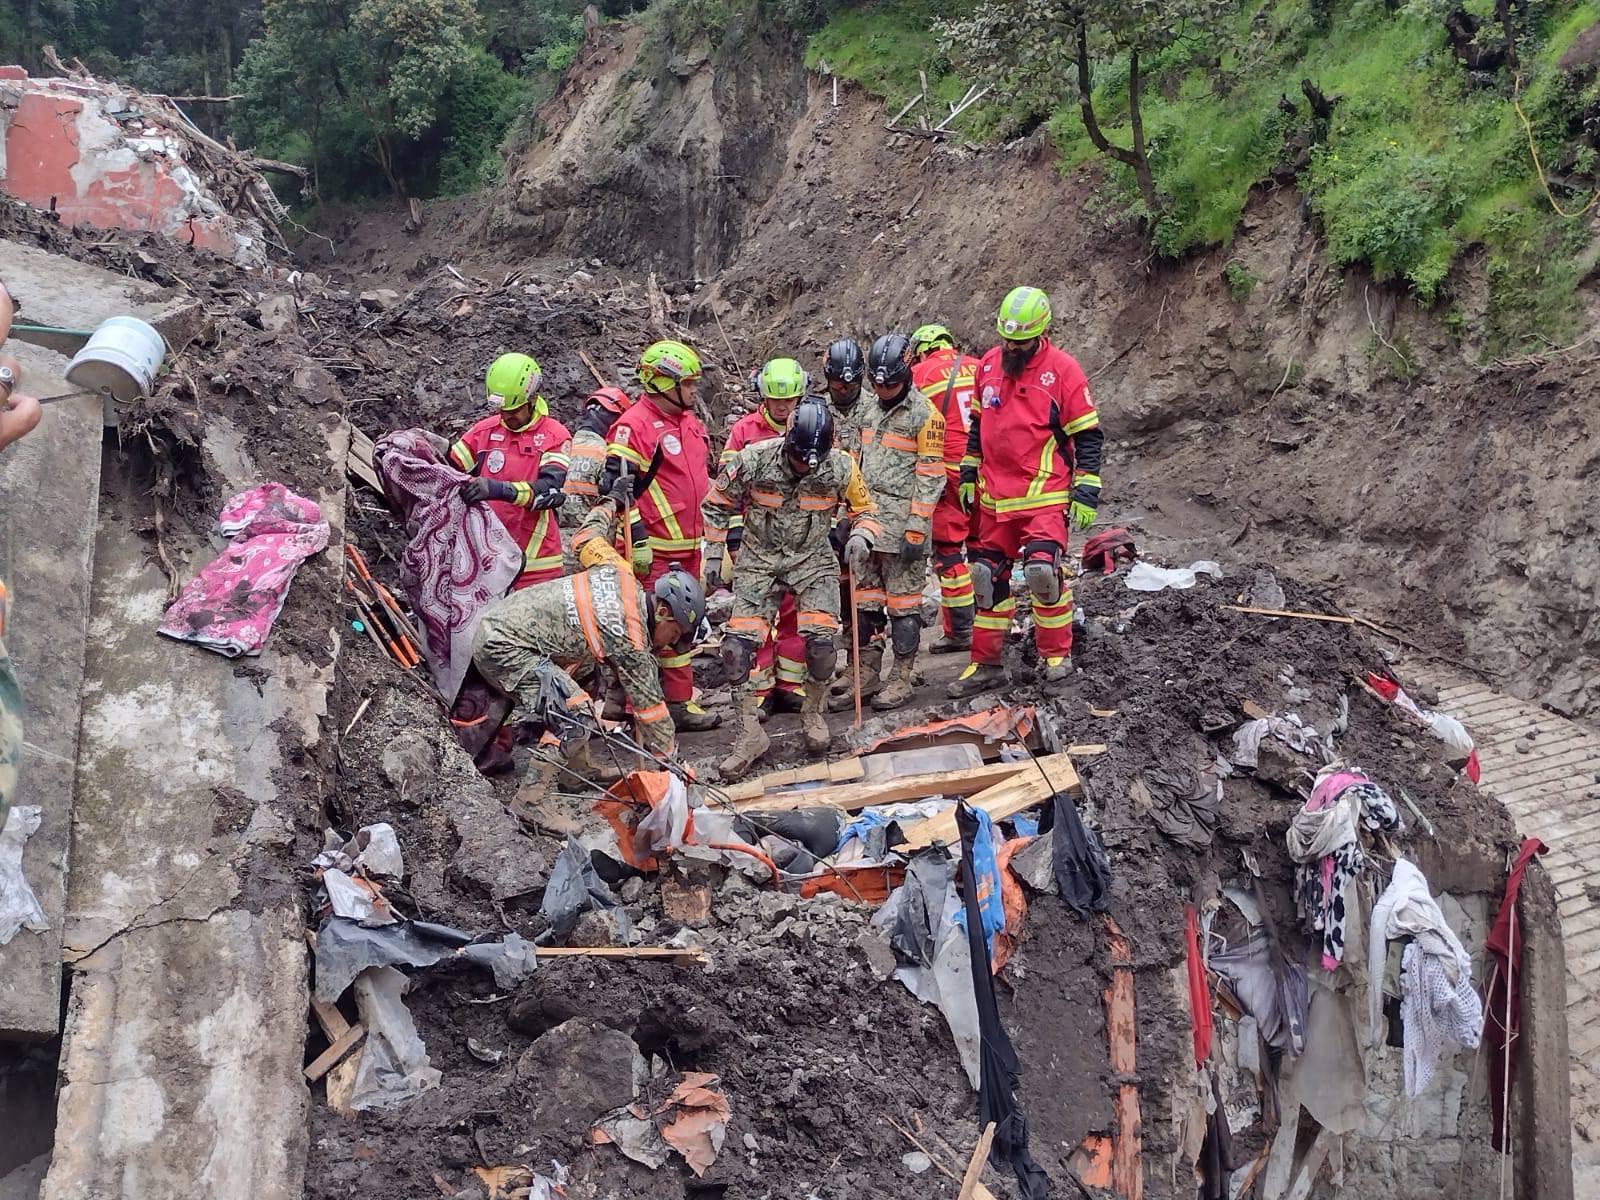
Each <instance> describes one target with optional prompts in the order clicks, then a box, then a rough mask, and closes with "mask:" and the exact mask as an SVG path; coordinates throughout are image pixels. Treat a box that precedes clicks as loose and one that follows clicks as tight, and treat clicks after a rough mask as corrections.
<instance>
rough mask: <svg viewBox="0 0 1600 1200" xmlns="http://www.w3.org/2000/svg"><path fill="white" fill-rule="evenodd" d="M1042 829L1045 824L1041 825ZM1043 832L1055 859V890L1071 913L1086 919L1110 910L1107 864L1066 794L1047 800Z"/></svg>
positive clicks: (1103, 850) (1095, 837)
mask: <svg viewBox="0 0 1600 1200" xmlns="http://www.w3.org/2000/svg"><path fill="white" fill-rule="evenodd" d="M1041 825H1042V826H1045V825H1046V823H1045V822H1041ZM1047 828H1048V829H1049V830H1050V832H1051V833H1052V835H1053V836H1052V837H1051V839H1050V850H1051V853H1052V854H1053V855H1054V856H1055V871H1056V886H1057V887H1058V888H1060V889H1061V898H1062V899H1063V900H1065V901H1066V902H1067V905H1068V906H1069V907H1070V908H1071V909H1072V911H1073V912H1075V913H1077V914H1078V915H1079V916H1080V917H1087V916H1088V915H1089V914H1090V913H1091V912H1105V911H1106V909H1107V908H1109V907H1110V901H1109V900H1108V899H1107V893H1108V892H1109V891H1110V890H1111V863H1110V860H1108V859H1107V858H1106V848H1105V846H1104V845H1102V844H1101V841H1100V835H1099V834H1098V833H1096V832H1095V831H1094V830H1092V829H1090V828H1088V826H1086V825H1084V823H1083V818H1082V817H1080V816H1079V815H1078V806H1077V805H1076V804H1074V803H1073V802H1072V797H1071V796H1069V795H1067V793H1066V792H1057V793H1056V794H1055V795H1053V796H1052V797H1050V809H1049V821H1048V825H1047Z"/></svg>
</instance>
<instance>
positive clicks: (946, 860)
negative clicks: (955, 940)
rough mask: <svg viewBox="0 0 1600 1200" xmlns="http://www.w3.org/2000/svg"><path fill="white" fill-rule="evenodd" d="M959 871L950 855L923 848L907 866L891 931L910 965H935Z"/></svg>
mask: <svg viewBox="0 0 1600 1200" xmlns="http://www.w3.org/2000/svg"><path fill="white" fill-rule="evenodd" d="M955 870H956V867H955V863H953V862H951V861H950V856H949V855H947V854H946V853H945V852H944V851H943V850H935V849H929V850H925V851H923V852H922V853H921V854H918V855H916V856H915V857H914V858H913V859H912V860H911V861H910V863H908V864H907V865H906V879H905V883H903V884H902V885H901V893H900V907H899V910H898V911H897V912H896V914H895V921H894V927H893V928H892V929H891V930H890V931H889V945H890V947H891V948H893V950H894V953H895V957H896V958H897V959H898V960H899V961H900V962H901V963H903V964H905V965H906V966H917V967H931V966H933V956H934V953H935V951H936V950H937V949H938V937H937V932H938V929H939V918H940V916H941V915H942V910H943V908H944V898H945V894H946V893H947V892H949V890H950V880H951V878H952V877H953V876H954V875H955Z"/></svg>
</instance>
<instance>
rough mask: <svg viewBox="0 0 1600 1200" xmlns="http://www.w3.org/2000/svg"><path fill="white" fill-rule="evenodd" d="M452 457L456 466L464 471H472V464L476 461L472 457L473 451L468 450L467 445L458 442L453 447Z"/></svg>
mask: <svg viewBox="0 0 1600 1200" xmlns="http://www.w3.org/2000/svg"><path fill="white" fill-rule="evenodd" d="M450 457H451V459H453V460H454V461H455V464H456V466H458V467H460V468H461V469H462V470H463V471H470V470H472V464H473V461H474V460H473V457H472V451H471V450H469V449H467V444H466V443H465V442H457V443H456V444H455V445H453V446H451V447H450Z"/></svg>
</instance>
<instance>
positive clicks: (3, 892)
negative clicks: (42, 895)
mask: <svg viewBox="0 0 1600 1200" xmlns="http://www.w3.org/2000/svg"><path fill="white" fill-rule="evenodd" d="M41 811H42V810H41V809H40V807H39V805H37V804H20V805H17V806H16V807H15V808H12V809H10V810H9V811H8V812H7V813H6V815H5V829H4V830H3V831H0V946H4V945H5V944H6V943H7V942H9V941H10V940H11V939H12V938H14V937H15V936H16V935H17V930H19V929H28V930H31V931H32V932H34V933H43V932H44V931H45V930H46V929H49V928H50V922H49V920H48V919H47V918H46V917H45V915H44V909H43V908H42V907H41V906H40V904H39V898H38V897H37V896H35V895H34V894H33V888H32V887H30V886H29V884H28V881H27V879H26V878H24V877H23V874H22V851H23V848H24V847H25V846H26V845H27V842H28V839H29V838H30V837H32V836H33V835H34V833H35V832H37V831H38V828H39V820H40V813H41Z"/></svg>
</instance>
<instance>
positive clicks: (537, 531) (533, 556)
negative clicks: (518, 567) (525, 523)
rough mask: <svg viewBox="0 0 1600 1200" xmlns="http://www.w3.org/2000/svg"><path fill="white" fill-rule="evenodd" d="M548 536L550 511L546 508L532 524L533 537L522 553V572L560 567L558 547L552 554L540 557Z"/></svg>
mask: <svg viewBox="0 0 1600 1200" xmlns="http://www.w3.org/2000/svg"><path fill="white" fill-rule="evenodd" d="M549 535H550V510H549V509H548V508H547V509H545V510H544V511H543V512H542V513H540V514H539V519H538V520H537V521H535V522H534V524H533V536H532V537H530V538H529V539H528V548H527V550H526V551H524V552H523V557H522V569H523V570H524V571H539V570H543V569H544V568H545V567H559V566H560V565H561V550H560V548H559V546H558V547H557V549H556V552H555V553H554V554H546V555H544V556H543V557H540V555H539V551H540V550H542V549H544V540H545V538H547V537H548V536H549Z"/></svg>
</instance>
